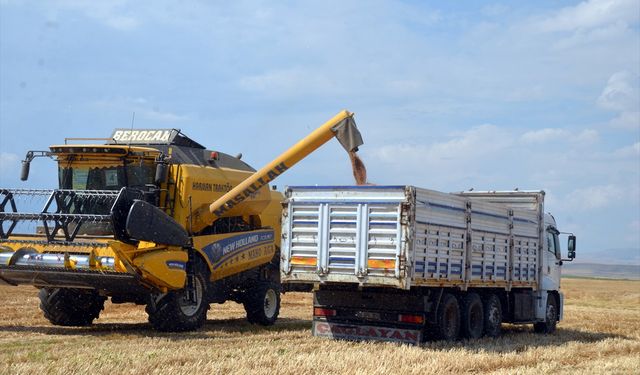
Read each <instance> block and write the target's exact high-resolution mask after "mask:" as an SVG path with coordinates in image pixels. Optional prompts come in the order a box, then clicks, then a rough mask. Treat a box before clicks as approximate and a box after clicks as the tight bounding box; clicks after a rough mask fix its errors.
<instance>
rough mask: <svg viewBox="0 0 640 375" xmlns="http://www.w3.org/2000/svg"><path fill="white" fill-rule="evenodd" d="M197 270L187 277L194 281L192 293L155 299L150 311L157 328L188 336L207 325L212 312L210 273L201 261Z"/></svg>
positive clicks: (196, 266)
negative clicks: (208, 313)
mask: <svg viewBox="0 0 640 375" xmlns="http://www.w3.org/2000/svg"><path fill="white" fill-rule="evenodd" d="M193 267H194V269H193V273H192V274H191V275H187V277H190V278H192V279H191V283H192V288H191V290H190V291H188V290H187V288H184V289H181V290H174V291H171V292H169V293H165V294H162V295H159V296H152V297H151V299H152V300H151V301H150V302H149V303H148V304H147V308H146V311H147V314H149V323H151V325H152V326H153V328H155V329H157V330H158V331H164V332H184V331H193V330H196V329H198V328H200V327H202V326H203V325H204V322H205V321H206V320H207V310H209V301H208V300H207V293H208V290H209V269H208V267H207V266H206V265H205V264H204V263H203V262H201V261H196V262H195V265H194V266H193ZM190 294H193V295H192V296H190Z"/></svg>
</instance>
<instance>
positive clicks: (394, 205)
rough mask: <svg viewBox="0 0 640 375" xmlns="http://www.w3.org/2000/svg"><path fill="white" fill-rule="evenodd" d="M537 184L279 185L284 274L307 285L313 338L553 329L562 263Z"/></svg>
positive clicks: (450, 336) (571, 251)
mask: <svg viewBox="0 0 640 375" xmlns="http://www.w3.org/2000/svg"><path fill="white" fill-rule="evenodd" d="M544 197H545V193H544V192H543V191H486V192H476V191H470V192H460V193H454V194H448V193H442V192H437V191H433V190H427V189H422V188H418V187H414V186H349V187H337V186H298V187H289V188H287V190H286V199H285V203H284V210H283V219H282V236H283V240H282V249H281V254H282V260H281V279H282V281H283V282H284V283H294V284H295V283H313V284H314V285H315V288H314V293H313V328H312V329H313V334H314V335H315V336H319V337H329V338H339V339H351V340H360V339H372V340H383V341H398V342H405V343H413V344H417V343H420V342H422V341H423V340H425V339H427V338H439V339H444V340H455V339H457V338H460V337H462V338H470V339H473V338H479V337H481V336H484V335H486V336H490V337H496V336H498V335H499V334H500V330H501V324H502V323H503V322H507V323H513V324H531V323H533V326H534V329H535V331H536V332H544V333H551V332H553V331H554V330H555V329H556V323H557V322H558V321H559V320H561V319H562V315H563V307H564V299H563V294H562V292H561V291H560V269H561V266H562V263H563V262H565V261H569V260H572V259H573V258H574V257H575V244H576V238H575V236H574V235H572V234H569V233H567V234H568V235H569V236H568V259H563V258H562V256H561V252H560V242H559V235H560V232H559V230H558V228H557V225H556V222H555V219H554V217H553V216H551V215H550V214H547V213H545V211H544Z"/></svg>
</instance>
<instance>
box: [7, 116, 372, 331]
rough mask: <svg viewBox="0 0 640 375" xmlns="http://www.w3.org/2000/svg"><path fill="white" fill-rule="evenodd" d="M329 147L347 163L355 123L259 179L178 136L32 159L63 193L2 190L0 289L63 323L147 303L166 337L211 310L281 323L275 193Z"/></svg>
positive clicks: (193, 325) (142, 132)
mask: <svg viewBox="0 0 640 375" xmlns="http://www.w3.org/2000/svg"><path fill="white" fill-rule="evenodd" d="M333 137H336V138H337V139H338V140H339V141H340V143H341V144H342V145H343V147H344V148H345V149H346V150H347V151H349V152H351V153H353V152H355V150H356V149H357V147H358V146H359V145H361V144H362V138H361V136H360V133H359V132H358V130H357V128H356V126H355V122H354V120H353V113H350V112H348V111H342V112H340V113H338V114H337V115H336V116H334V117H333V118H332V119H330V120H329V121H327V122H326V123H325V124H323V125H322V126H320V127H319V128H317V129H316V130H314V131H313V132H312V133H311V134H309V135H308V136H307V137H305V138H303V139H302V140H301V141H300V142H298V143H297V144H295V145H294V146H293V147H291V148H289V149H288V150H287V151H286V152H284V153H283V154H282V155H280V156H278V157H277V158H275V159H274V160H273V161H272V162H271V163H269V164H268V165H266V166H264V167H263V168H262V169H260V170H258V171H256V170H255V169H253V168H252V167H251V166H249V165H248V164H247V163H245V162H244V161H242V160H241V156H240V155H238V156H232V155H230V154H226V153H224V152H221V151H218V150H215V149H214V150H211V149H206V148H205V147H204V146H202V145H201V144H200V143H198V142H196V141H194V140H193V139H191V138H189V137H187V136H186V135H185V134H184V133H182V132H181V131H180V130H177V129H116V130H115V131H114V133H113V135H112V136H111V137H110V138H106V139H103V141H105V142H104V143H86V141H95V140H96V139H95V138H90V139H67V140H65V143H64V144H60V145H53V146H51V147H50V148H49V150H47V151H29V152H28V153H27V156H26V158H25V160H24V162H23V169H22V176H21V177H22V179H23V180H26V179H27V177H28V174H29V169H30V163H31V162H32V160H33V159H34V158H36V157H48V158H52V159H54V160H55V161H56V162H57V166H58V171H59V173H58V181H59V188H58V189H53V190H33V189H0V283H5V284H10V285H19V284H27V285H34V286H36V287H37V288H40V294H39V296H40V308H41V309H42V311H43V312H44V316H45V317H46V318H47V319H48V320H49V321H50V322H51V323H52V324H55V325H63V326H83V325H89V324H91V323H92V322H93V321H94V320H95V319H97V318H98V316H99V314H100V312H101V311H102V309H103V308H104V303H105V301H106V300H107V299H108V298H111V301H112V302H113V303H135V304H140V305H146V311H147V313H148V315H149V322H150V323H151V324H152V326H153V327H155V328H156V329H158V330H161V331H186V330H194V329H197V328H199V327H201V326H202V325H203V324H204V322H205V319H206V315H207V310H208V309H209V304H210V303H223V302H225V301H227V300H231V301H236V302H238V303H242V304H243V305H244V307H245V310H246V313H247V319H248V320H249V321H250V322H251V323H258V324H262V325H270V324H273V323H274V322H275V320H276V319H277V317H278V311H279V306H280V291H281V287H280V280H279V264H278V262H279V259H280V256H279V247H280V237H281V236H280V228H281V224H280V218H281V208H282V207H281V200H282V194H281V193H278V192H276V191H272V190H271V189H270V188H269V183H270V182H271V181H273V180H274V179H275V178H277V177H278V176H280V175H281V174H282V173H284V172H285V171H287V170H288V169H289V168H291V167H292V166H293V165H294V164H295V163H297V162H298V161H300V160H301V159H302V158H304V157H305V156H306V155H308V154H309V153H311V152H313V151H314V150H316V149H317V148H318V147H320V146H321V145H323V144H324V143H325V142H327V141H329V140H330V139H331V138H333ZM77 142H85V143H79V144H78V143H77ZM212 202H213V203H212Z"/></svg>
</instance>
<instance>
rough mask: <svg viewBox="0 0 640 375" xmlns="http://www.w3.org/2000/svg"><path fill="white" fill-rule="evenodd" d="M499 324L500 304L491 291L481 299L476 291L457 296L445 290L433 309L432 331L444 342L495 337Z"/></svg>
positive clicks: (500, 317)
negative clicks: (435, 308) (434, 310)
mask: <svg viewBox="0 0 640 375" xmlns="http://www.w3.org/2000/svg"><path fill="white" fill-rule="evenodd" d="M501 325H502V306H501V304H500V299H499V298H498V297H497V296H496V295H495V294H489V295H487V296H486V297H485V298H484V301H483V299H482V298H481V297H480V295H479V294H477V293H467V294H465V295H464V296H462V297H461V298H457V297H456V296H455V295H453V294H451V293H445V294H443V296H442V299H441V300H440V304H439V306H438V310H437V312H436V325H435V331H436V332H435V333H436V336H437V337H438V338H440V339H441V340H446V341H453V340H456V339H458V338H459V337H462V338H467V339H477V338H480V337H482V336H485V335H486V336H489V337H496V336H498V335H499V334H500V327H501Z"/></svg>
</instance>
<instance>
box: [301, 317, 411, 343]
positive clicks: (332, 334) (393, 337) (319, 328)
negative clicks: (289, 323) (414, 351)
mask: <svg viewBox="0 0 640 375" xmlns="http://www.w3.org/2000/svg"><path fill="white" fill-rule="evenodd" d="M313 335H314V336H317V337H327V338H332V339H344V340H358V341H359V340H375V341H392V342H402V343H408V344H414V345H418V344H420V342H421V341H422V332H421V331H420V330H415V329H401V328H389V327H376V326H370V325H359V324H358V325H353V324H339V323H330V322H323V321H314V322H313Z"/></svg>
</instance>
